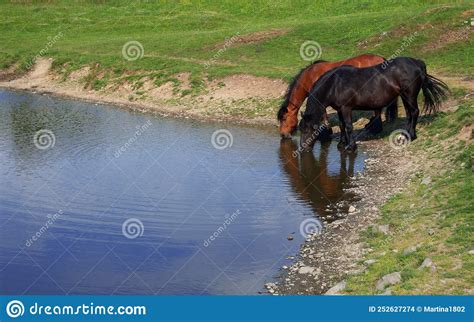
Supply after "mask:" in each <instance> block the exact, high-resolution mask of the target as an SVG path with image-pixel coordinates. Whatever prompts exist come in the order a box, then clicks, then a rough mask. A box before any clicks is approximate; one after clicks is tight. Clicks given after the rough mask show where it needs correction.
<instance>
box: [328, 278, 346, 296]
mask: <svg viewBox="0 0 474 322" xmlns="http://www.w3.org/2000/svg"><path fill="white" fill-rule="evenodd" d="M345 288H346V281H342V282H339V283H337V284H336V285H334V286H333V287H331V288H330V289H329V290H328V291H327V292H326V295H336V294H339V293H340V292H341V291H343V290H344V289H345Z"/></svg>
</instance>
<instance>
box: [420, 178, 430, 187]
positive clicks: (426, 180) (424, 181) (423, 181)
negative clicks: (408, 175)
mask: <svg viewBox="0 0 474 322" xmlns="http://www.w3.org/2000/svg"><path fill="white" fill-rule="evenodd" d="M430 183H431V177H424V178H423V180H421V184H424V185H425V186H426V185H429V184H430Z"/></svg>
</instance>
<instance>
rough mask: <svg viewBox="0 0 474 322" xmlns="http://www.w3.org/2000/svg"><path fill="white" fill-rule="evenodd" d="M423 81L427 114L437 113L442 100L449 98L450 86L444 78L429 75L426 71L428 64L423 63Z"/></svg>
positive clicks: (424, 109) (424, 108) (422, 87)
mask: <svg viewBox="0 0 474 322" xmlns="http://www.w3.org/2000/svg"><path fill="white" fill-rule="evenodd" d="M422 69H423V76H422V77H423V83H422V84H421V89H422V91H423V96H424V97H425V105H424V107H423V111H424V112H425V113H427V114H431V113H436V112H437V111H438V110H439V107H440V105H441V102H442V101H444V100H445V99H446V98H448V95H447V94H448V92H449V87H448V85H446V83H445V82H443V81H442V80H440V79H438V78H436V77H434V76H431V75H429V74H428V73H427V72H426V65H425V64H424V63H423V65H422Z"/></svg>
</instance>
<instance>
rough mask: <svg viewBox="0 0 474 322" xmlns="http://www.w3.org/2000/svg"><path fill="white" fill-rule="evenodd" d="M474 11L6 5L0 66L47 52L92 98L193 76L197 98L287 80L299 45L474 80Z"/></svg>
mask: <svg viewBox="0 0 474 322" xmlns="http://www.w3.org/2000/svg"><path fill="white" fill-rule="evenodd" d="M472 4H473V3H472V1H457V2H456V3H453V2H452V1H436V2H419V3H415V2H413V1H370V2H357V1H354V2H352V1H351V2H347V1H335V2H332V1H318V2H314V1H302V2H298V4H297V5H296V4H295V3H294V2H293V1H286V0H285V1H278V2H269V1H259V2H257V3H255V2H250V1H248V2H247V1H245V2H241V1H238V2H234V1H220V2H214V1H199V2H188V1H182V2H180V3H178V2H174V1H160V2H156V3H143V2H137V3H129V2H126V1H81V2H72V1H54V2H50V1H47V2H46V1H31V3H29V2H27V1H25V2H23V1H18V2H14V3H10V2H9V1H8V2H7V1H2V3H1V4H0V17H1V21H2V22H1V23H0V42H1V43H2V46H1V48H0V66H1V67H3V68H5V67H7V66H10V65H12V64H14V63H16V64H17V67H18V69H19V70H25V69H27V68H28V67H30V66H31V64H30V63H31V61H32V59H33V57H35V56H36V55H38V54H39V53H41V50H42V49H46V50H45V51H43V53H44V55H45V56H47V57H52V58H54V60H55V67H56V69H57V70H58V71H60V72H62V73H63V74H65V77H67V75H68V74H69V73H70V72H72V71H73V70H76V69H79V68H81V67H82V66H85V65H87V66H90V67H92V71H91V72H90V75H89V79H87V80H86V81H87V82H88V83H89V84H92V86H91V87H92V88H93V89H100V88H101V87H102V86H103V85H104V84H106V83H107V82H109V81H112V80H113V79H117V78H118V77H121V76H127V77H128V78H129V80H132V81H135V82H136V83H138V84H139V82H140V78H141V77H145V76H147V77H151V78H153V79H155V81H156V83H157V84H158V85H159V84H162V83H163V82H166V81H173V82H179V80H177V79H176V78H175V77H174V75H176V74H177V73H180V72H189V73H191V87H192V89H191V90H190V92H193V91H194V92H197V91H199V90H200V88H201V87H203V78H205V77H211V78H212V77H219V76H223V75H229V74H236V73H245V74H253V75H256V76H268V77H274V78H283V79H289V78H290V77H291V76H293V75H294V74H295V72H296V71H297V70H298V68H299V67H301V66H304V65H306V64H307V62H306V61H304V60H303V59H302V58H301V57H300V54H299V50H300V46H301V44H302V43H303V42H305V41H306V40H313V41H316V42H318V43H319V44H320V46H321V48H322V56H321V58H322V59H327V60H335V59H342V58H345V57H349V56H353V55H356V54H360V53H367V52H371V53H377V54H381V55H384V56H387V57H389V56H391V55H392V54H398V55H409V56H414V57H419V58H422V59H425V60H426V61H427V62H428V65H429V66H430V67H431V68H436V69H437V70H439V71H446V72H450V73H455V74H462V75H466V72H467V73H468V74H469V76H473V75H474V73H473V70H474V59H473V57H474V40H473V37H472V32H471V31H472V30H470V29H469V28H470V27H468V26H467V24H466V23H465V21H466V20H469V18H471V16H473V13H472V10H471V11H468V10H469V9H472ZM414 32H417V34H416V35H415V37H413V38H410V39H411V40H410V41H409V44H408V45H404V41H406V39H407V38H409V37H411V36H413V35H414ZM255 33H256V34H255ZM450 34H452V37H451V36H450ZM58 35H59V37H58ZM55 37H56V38H55ZM53 39H56V40H55V41H54V43H53V44H52V45H48V42H50V41H51V40H53ZM456 39H457V40H456ZM132 40H134V41H139V42H140V43H141V44H142V45H143V48H144V56H143V58H141V59H138V60H136V61H127V60H125V59H124V58H123V56H122V47H123V45H124V44H125V43H126V42H128V41H132ZM226 43H227V45H226ZM220 50H221V51H220ZM131 74H133V75H131Z"/></svg>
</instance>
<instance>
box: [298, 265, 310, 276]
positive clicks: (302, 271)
mask: <svg viewBox="0 0 474 322" xmlns="http://www.w3.org/2000/svg"><path fill="white" fill-rule="evenodd" d="M313 272H314V267H310V266H302V267H300V269H299V270H298V273H299V274H312V273H313Z"/></svg>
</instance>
